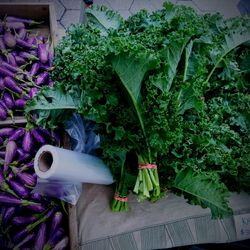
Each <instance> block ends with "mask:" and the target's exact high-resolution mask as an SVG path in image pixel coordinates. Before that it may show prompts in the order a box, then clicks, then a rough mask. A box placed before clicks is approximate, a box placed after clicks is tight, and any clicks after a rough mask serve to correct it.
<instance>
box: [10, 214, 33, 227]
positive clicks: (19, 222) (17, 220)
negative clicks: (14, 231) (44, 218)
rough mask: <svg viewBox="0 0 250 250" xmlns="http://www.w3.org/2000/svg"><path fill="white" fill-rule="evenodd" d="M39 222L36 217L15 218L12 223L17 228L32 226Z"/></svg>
mask: <svg viewBox="0 0 250 250" xmlns="http://www.w3.org/2000/svg"><path fill="white" fill-rule="evenodd" d="M36 220H37V218H36V217H35V216H15V217H14V218H13V219H12V223H13V224H14V225H16V226H20V225H28V224H32V223H34V222H35V221H36Z"/></svg>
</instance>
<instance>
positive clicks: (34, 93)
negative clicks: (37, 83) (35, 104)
mask: <svg viewBox="0 0 250 250" xmlns="http://www.w3.org/2000/svg"><path fill="white" fill-rule="evenodd" d="M38 91H39V89H38V88H36V87H34V88H31V89H30V91H29V96H30V98H33V97H34V96H36V94H37V93H38Z"/></svg>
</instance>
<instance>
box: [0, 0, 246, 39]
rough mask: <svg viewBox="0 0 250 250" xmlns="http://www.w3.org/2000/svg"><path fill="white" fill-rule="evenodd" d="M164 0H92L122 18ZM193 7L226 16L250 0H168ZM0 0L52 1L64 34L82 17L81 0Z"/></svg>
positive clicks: (242, 10)
mask: <svg viewBox="0 0 250 250" xmlns="http://www.w3.org/2000/svg"><path fill="white" fill-rule="evenodd" d="M165 1H166V0H94V3H95V4H102V5H106V6H107V7H109V8H111V9H113V10H116V11H118V12H119V13H120V14H121V15H122V16H123V17H124V18H127V17H128V16H130V15H131V14H134V13H136V12H137V11H139V10H140V9H143V8H144V9H147V10H151V11H153V10H156V9H159V8H161V6H162V3H163V2H165ZM168 1H170V2H172V3H174V4H182V5H186V6H190V7H192V8H194V9H195V10H196V11H197V12H198V13H201V14H202V13H206V12H220V13H222V14H223V15H224V16H225V17H226V18H228V17H233V16H238V15H241V14H249V13H250V0H168ZM0 2H53V3H54V5H55V9H56V17H57V24H58V33H59V34H60V36H61V35H63V34H64V32H65V29H67V27H69V25H70V24H71V23H77V22H79V20H81V19H82V13H83V12H84V2H83V0H8V1H7V0H0Z"/></svg>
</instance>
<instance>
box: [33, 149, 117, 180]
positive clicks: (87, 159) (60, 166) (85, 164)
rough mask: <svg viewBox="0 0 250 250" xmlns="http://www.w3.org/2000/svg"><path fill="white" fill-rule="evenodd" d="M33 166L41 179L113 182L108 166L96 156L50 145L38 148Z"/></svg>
mask: <svg viewBox="0 0 250 250" xmlns="http://www.w3.org/2000/svg"><path fill="white" fill-rule="evenodd" d="M34 168H35V172H36V174H37V176H38V177H40V178H41V179H47V180H56V181H66V182H75V183H79V182H82V183H95V184H105V185H109V184H111V183H113V177H112V174H111V172H110V170H109V168H108V167H107V166H106V165H105V164H104V162H103V161H102V160H101V159H99V158H98V157H95V156H92V155H89V154H83V153H77V152H74V151H71V150H67V149H63V148H59V147H55V146H52V145H44V146H42V147H41V148H40V149H39V150H38V152H37V153H36V155H35V160H34Z"/></svg>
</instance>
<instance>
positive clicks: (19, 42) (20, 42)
mask: <svg viewBox="0 0 250 250" xmlns="http://www.w3.org/2000/svg"><path fill="white" fill-rule="evenodd" d="M16 44H17V45H18V46H20V47H21V48H24V49H36V46H35V45H33V44H29V43H27V42H26V41H24V40H22V39H20V38H17V39H16Z"/></svg>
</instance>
